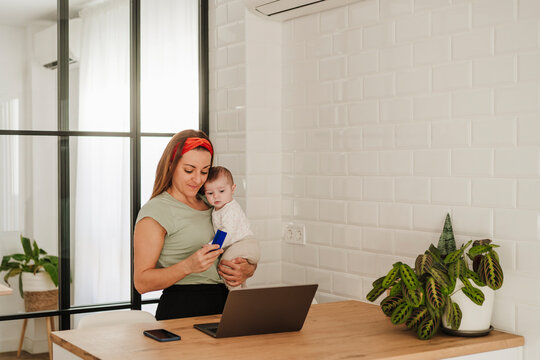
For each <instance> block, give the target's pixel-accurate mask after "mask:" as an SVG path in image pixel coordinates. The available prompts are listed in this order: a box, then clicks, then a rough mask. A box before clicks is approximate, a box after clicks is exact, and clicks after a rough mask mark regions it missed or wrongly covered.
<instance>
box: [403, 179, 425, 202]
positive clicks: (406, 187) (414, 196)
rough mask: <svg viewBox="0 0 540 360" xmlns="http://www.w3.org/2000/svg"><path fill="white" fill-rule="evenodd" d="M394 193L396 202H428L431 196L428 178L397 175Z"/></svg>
mask: <svg viewBox="0 0 540 360" xmlns="http://www.w3.org/2000/svg"><path fill="white" fill-rule="evenodd" d="M395 193H396V201H397V202H401V203H428V202H429V201H430V198H431V196H430V181H429V178H423V177H408V176H407V177H397V178H396V181H395Z"/></svg>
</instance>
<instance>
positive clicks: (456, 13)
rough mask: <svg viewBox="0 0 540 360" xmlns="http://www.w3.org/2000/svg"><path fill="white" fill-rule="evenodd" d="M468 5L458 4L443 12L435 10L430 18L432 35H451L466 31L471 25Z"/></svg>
mask: <svg viewBox="0 0 540 360" xmlns="http://www.w3.org/2000/svg"><path fill="white" fill-rule="evenodd" d="M470 19H471V10H470V5H469V4H458V5H454V6H452V7H450V8H444V9H443V10H435V11H433V13H432V17H431V28H432V32H433V35H441V34H452V33H456V32H461V31H464V30H467V29H468V28H469V26H470V23H471V20H470Z"/></svg>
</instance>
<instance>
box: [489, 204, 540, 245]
mask: <svg viewBox="0 0 540 360" xmlns="http://www.w3.org/2000/svg"><path fill="white" fill-rule="evenodd" d="M494 220H495V228H494V233H495V236H496V237H499V238H505V239H512V240H516V241H539V240H540V233H539V229H538V224H539V221H540V214H539V213H538V211H529V210H516V209H496V210H495V214H494Z"/></svg>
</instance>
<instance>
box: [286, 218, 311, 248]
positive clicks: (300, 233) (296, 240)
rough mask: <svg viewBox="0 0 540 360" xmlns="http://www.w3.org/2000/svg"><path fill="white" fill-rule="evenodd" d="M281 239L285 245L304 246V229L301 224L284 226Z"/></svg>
mask: <svg viewBox="0 0 540 360" xmlns="http://www.w3.org/2000/svg"><path fill="white" fill-rule="evenodd" d="M283 238H284V240H285V242H286V243H289V244H299V245H304V244H305V243H306V227H305V226H304V225H303V224H293V223H288V224H285V226H284V227H283Z"/></svg>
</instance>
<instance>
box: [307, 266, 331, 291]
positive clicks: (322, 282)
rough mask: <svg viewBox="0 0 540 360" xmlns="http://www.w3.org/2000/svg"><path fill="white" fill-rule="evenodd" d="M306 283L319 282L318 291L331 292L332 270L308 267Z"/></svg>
mask: <svg viewBox="0 0 540 360" xmlns="http://www.w3.org/2000/svg"><path fill="white" fill-rule="evenodd" d="M306 283H307V284H318V285H319V287H318V288H317V290H318V291H323V292H331V291H332V272H330V271H325V270H318V269H313V268H308V269H307V270H306Z"/></svg>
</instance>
